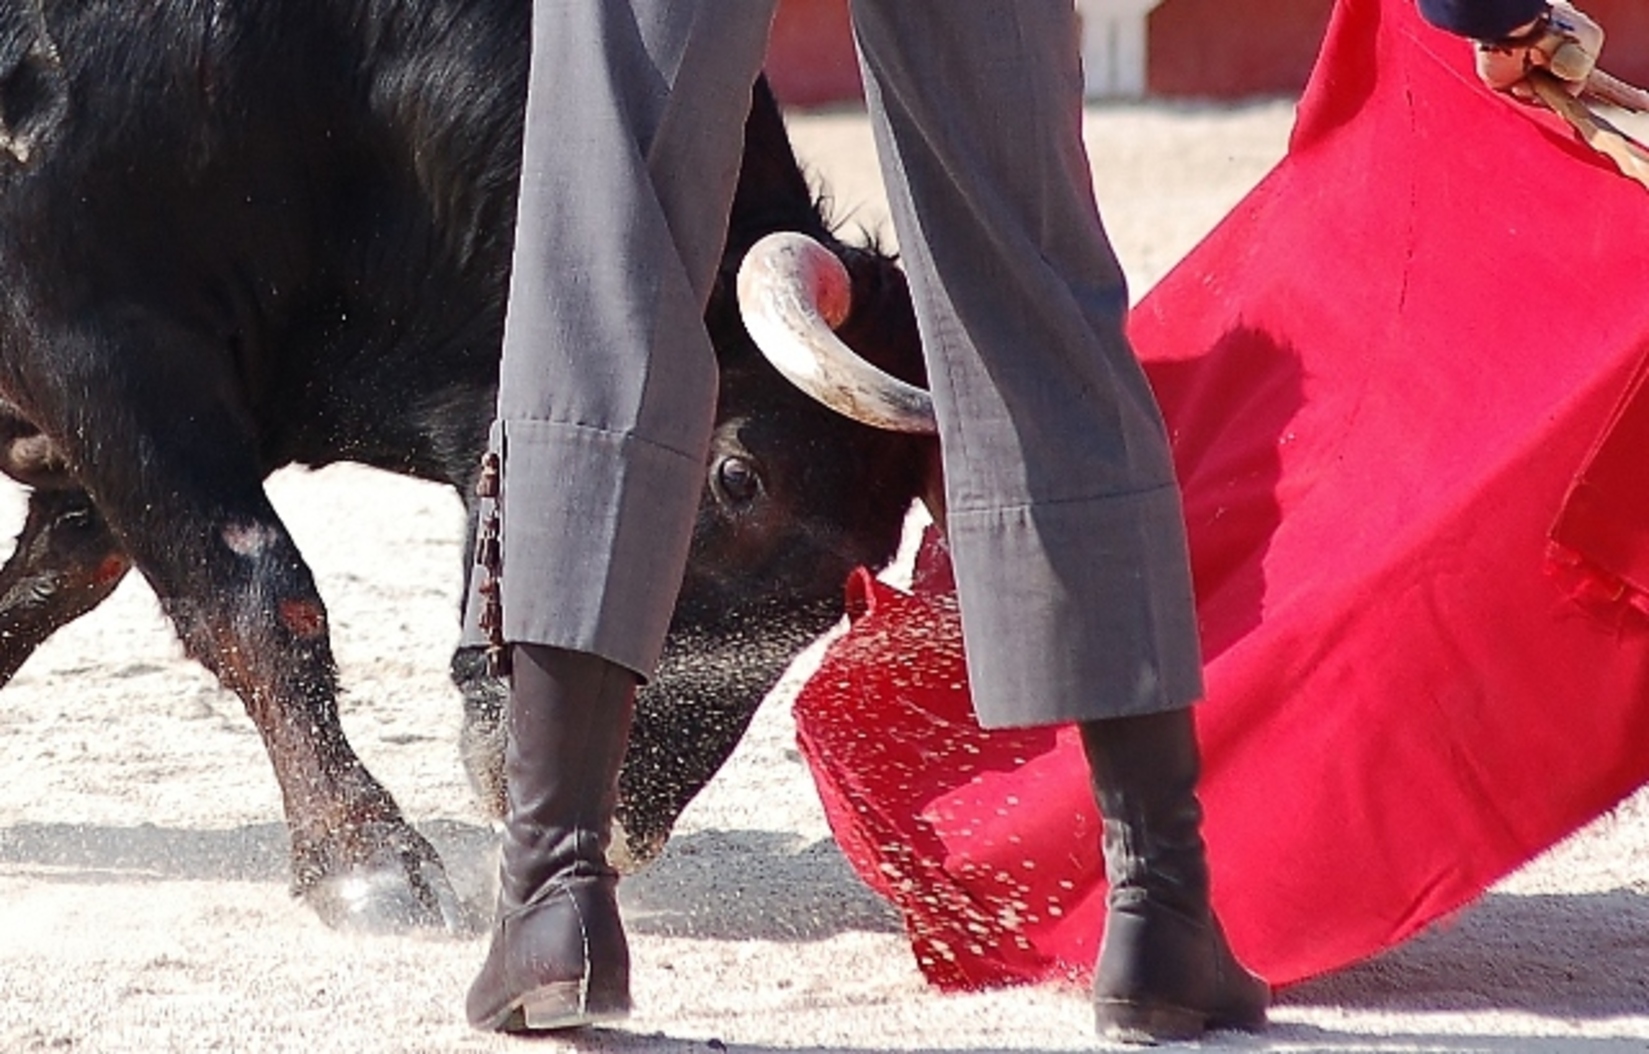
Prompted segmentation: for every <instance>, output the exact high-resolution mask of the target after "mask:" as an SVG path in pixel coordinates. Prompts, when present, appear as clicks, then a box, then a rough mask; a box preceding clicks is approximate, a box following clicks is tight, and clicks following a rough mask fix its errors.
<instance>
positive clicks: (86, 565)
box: [0, 489, 131, 685]
mask: <svg viewBox="0 0 1649 1054" xmlns="http://www.w3.org/2000/svg"><path fill="white" fill-rule="evenodd" d="M130 567H131V561H130V560H128V559H127V557H126V554H125V552H124V551H123V550H122V549H121V548H120V543H119V542H117V541H115V537H114V535H113V534H112V533H110V531H109V528H108V525H107V524H105V523H104V522H103V517H102V515H101V514H100V513H99V512H98V511H97V507H96V506H95V505H93V504H92V499H91V497H90V496H89V495H87V494H86V492H85V491H83V490H78V489H70V490H56V489H36V490H34V491H32V492H31V493H30V494H29V509H28V517H27V518H26V519H25V520H24V522H23V531H22V533H21V534H20V535H18V538H17V545H16V547H15V548H14V549H13V550H12V554H11V556H10V557H9V558H8V559H7V560H6V564H5V566H4V567H0V685H3V684H5V683H7V682H8V681H10V680H11V679H12V676H13V675H14V674H16V673H17V670H18V668H19V667H20V666H22V665H23V663H24V661H25V660H27V659H28V657H29V656H30V655H32V654H34V650H35V649H36V648H38V647H40V645H41V644H42V643H44V642H45V640H46V638H48V637H50V636H51V635H52V634H53V633H55V632H57V631H58V630H59V629H61V628H62V627H64V626H66V625H68V624H69V623H70V622H73V621H74V620H75V619H77V618H79V617H80V616H81V615H84V614H85V613H86V612H88V611H90V610H92V608H94V607H96V606H97V605H98V604H101V603H102V602H103V601H104V599H105V598H106V597H108V595H109V594H110V593H112V592H114V589H115V586H117V585H119V584H120V580H121V579H122V578H124V577H125V576H126V572H127V570H129V569H130Z"/></svg>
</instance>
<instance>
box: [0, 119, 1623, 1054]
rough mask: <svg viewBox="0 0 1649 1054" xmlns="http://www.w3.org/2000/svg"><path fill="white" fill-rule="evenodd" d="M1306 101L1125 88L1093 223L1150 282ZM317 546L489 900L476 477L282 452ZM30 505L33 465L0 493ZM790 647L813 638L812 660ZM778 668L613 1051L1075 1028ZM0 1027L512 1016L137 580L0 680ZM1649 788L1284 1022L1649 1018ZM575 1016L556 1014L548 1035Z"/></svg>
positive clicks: (657, 916)
mask: <svg viewBox="0 0 1649 1054" xmlns="http://www.w3.org/2000/svg"><path fill="white" fill-rule="evenodd" d="M1292 116H1293V109H1292V105H1291V104H1290V103H1289V102H1288V101H1273V102H1263V103H1254V104H1245V105H1239V106H1234V107H1229V108H1205V107H1179V106H1168V105H1156V104H1144V105H1112V106H1104V107H1096V108H1094V109H1093V110H1092V111H1091V113H1090V117H1089V122H1088V125H1089V131H1090V133H1091V134H1090V141H1091V149H1092V154H1093V158H1094V161H1095V169H1096V179H1097V183H1098V187H1099V193H1100V198H1101V201H1102V202H1103V203H1104V206H1105V210H1106V215H1107V220H1108V224H1109V227H1110V230H1111V232H1112V235H1113V238H1114V241H1115V243H1116V245H1117V248H1118V251H1119V253H1120V255H1121V257H1122V259H1123V262H1124V264H1125V266H1126V267H1127V268H1128V271H1129V273H1130V276H1131V278H1132V279H1133V282H1134V289H1135V292H1136V295H1137V294H1139V293H1142V292H1143V291H1144V290H1146V289H1148V288H1149V287H1150V285H1151V283H1153V282H1154V281H1155V280H1156V279H1157V278H1158V277H1160V276H1161V275H1162V273H1163V272H1164V271H1165V270H1167V269H1168V268H1169V267H1170V266H1172V264H1173V262H1174V261H1175V260H1177V259H1178V258H1179V257H1180V256H1181V255H1182V254H1183V253H1184V252H1185V251H1186V250H1187V249H1188V248H1190V246H1191V245H1193V244H1194V243H1195V241H1196V240H1197V239H1198V238H1199V237H1200V236H1201V235H1202V234H1203V233H1204V232H1205V231H1206V230H1207V229H1208V228H1210V227H1211V226H1212V225H1213V224H1214V223H1215V222H1216V221H1217V220H1218V219H1219V218H1220V217H1221V216H1222V215H1223V214H1224V213H1225V212H1226V211H1227V210H1228V209H1229V208H1230V207H1231V206H1232V205H1233V204H1234V203H1235V202H1236V201H1237V200H1238V199H1239V198H1240V197H1241V196H1242V194H1243V193H1244V192H1245V191H1246V190H1247V189H1248V188H1249V187H1250V186H1252V185H1253V183H1254V182H1255V181H1256V180H1257V179H1259V177H1260V176H1261V175H1263V174H1264V172H1265V171H1266V170H1267V169H1268V168H1269V167H1270V166H1271V165H1272V164H1273V163H1275V161H1276V160H1277V158H1279V157H1280V156H1281V154H1282V151H1283V148H1284V144H1285V140H1286V136H1287V132H1288V128H1289V125H1290V122H1291V120H1292ZM793 127H794V130H795V133H796V138H797V140H798V143H799V147H800V149H801V150H802V151H803V153H804V155H805V157H806V159H807V161H808V163H809V165H810V166H811V167H812V168H813V169H814V170H815V171H816V172H817V173H818V174H819V175H820V176H821V177H822V178H823V179H824V180H825V181H826V182H827V183H828V186H829V188H830V191H831V195H832V197H833V199H834V201H835V203H836V211H837V214H838V215H841V216H845V217H847V218H848V219H849V221H850V222H855V223H859V224H861V225H863V226H867V227H870V228H873V229H880V228H881V227H882V225H883V223H884V205H883V203H882V198H881V193H880V188H879V182H878V180H877V177H876V175H875V172H874V166H873V162H872V154H871V148H870V143H869V136H868V132H867V130H866V126H865V122H864V118H863V115H862V114H859V113H855V112H841V113H834V114H813V115H807V116H798V117H796V118H795V119H794V121H793ZM271 491H272V493H273V495H274V500H275V502H276V504H277V505H278V506H279V507H280V508H281V510H282V512H283V514H284V515H285V516H287V517H288V522H289V523H290V525H291V527H292V530H293V532H294V533H295V534H296V536H297V538H298V541H299V544H300V545H301V546H302V548H303V550H304V552H305V553H306V555H307V556H308V558H309V560H310V561H311V563H312V565H313V566H314V568H315V571H316V573H317V575H318V577H319V579H320V583H321V589H322V592H323V594H324V595H325V597H326V599H327V602H328V604H329V606H330V608H331V613H332V619H333V624H334V640H335V645H336V649H337V653H338V656H339V659H340V661H341V663H342V669H343V678H344V682H345V685H346V688H347V692H348V694H347V697H346V698H345V700H344V707H345V713H344V722H345V725H346V727H347V729H348V731H349V733H350V735H351V737H352V738H353V740H354V743H355V746H356V748H357V749H358V751H359V752H360V753H361V755H362V756H363V757H364V758H365V760H366V761H367V763H368V765H370V766H371V767H372V768H373V769H374V770H375V771H376V772H377V774H378V775H379V776H380V777H381V778H382V779H383V780H384V781H385V782H386V783H387V784H388V785H389V787H390V788H391V789H392V790H393V791H394V792H395V794H396V795H397V796H398V797H399V799H400V802H401V804H402V806H403V808H404V809H405V810H406V812H407V814H408V816H409V818H410V819H411V820H412V821H413V822H414V823H416V824H417V825H418V826H419V827H420V828H421V829H422V830H423V831H424V832H425V833H426V834H428V835H429V836H430V837H431V838H432V840H433V841H434V842H435V843H436V844H437V846H438V848H439V849H440V850H441V851H442V853H443V854H444V856H445V858H446V860H447V862H448V865H449V867H450V868H451V871H452V875H453V879H454V882H455V884H456V885H457V886H458V887H459V891H460V893H461V894H462V895H463V896H465V897H466V898H468V899H469V900H471V901H472V902H473V905H474V906H475V907H476V909H477V910H478V911H481V912H485V911H486V910H487V904H486V903H485V895H484V893H483V890H484V888H485V878H486V870H487V868H488V866H489V865H488V851H489V844H490V837H489V833H488V830H487V828H486V826H485V824H484V823H483V822H482V819H481V817H480V815H479V813H478V812H477V810H476V809H475V808H474V806H473V805H472V802H471V798H470V793H469V790H468V787H467V785H466V784H465V782H464V777H463V775H462V772H461V770H460V767H459V763H458V757H457V751H456V739H457V729H458V701H457V697H456V695H455V693H454V692H453V691H452V690H451V688H450V687H449V686H448V683H447V680H446V672H445V664H446V657H447V653H448V651H449V649H450V647H451V646H452V644H453V642H454V640H455V637H456V632H455V625H454V611H455V606H456V591H457V583H458V573H459V560H460V554H459V532H460V512H459V506H458V502H457V500H456V498H455V497H454V496H453V495H451V494H450V493H448V492H446V491H444V490H442V489H440V488H438V487H434V486H430V485H427V484H419V483H413V482H409V481H407V480H403V479H399V478H396V477H392V476H388V475H383V474H379V473H375V472H372V471H368V470H364V469H358V468H335V469H330V470H327V471H323V472H317V473H307V472H302V471H288V472H283V473H281V474H280V475H278V476H277V477H275V478H274V480H272V482H271ZM0 500H3V501H4V503H5V509H4V511H3V512H0V522H4V523H6V524H7V525H8V526H7V527H5V528H4V530H6V531H10V530H12V529H14V528H13V526H12V525H15V524H20V523H21V494H20V493H19V492H16V491H15V490H13V489H7V490H5V491H4V492H3V493H0ZM805 665H806V662H805V660H804V661H803V662H802V663H800V664H798V669H799V670H800V669H805ZM787 701H788V696H787V693H786V692H785V691H784V690H782V689H781V691H779V692H777V693H775V695H774V697H773V698H772V699H770V700H769V702H768V704H767V705H766V706H765V707H764V708H763V711H762V713H761V714H760V715H759V716H758V718H757V720H756V722H755V726H754V728H753V729H752V731H751V734H750V735H749V737H748V739H747V740H746V741H745V742H744V744H743V746H742V747H741V749H740V751H739V753H738V754H737V755H736V756H735V758H734V759H733V761H732V762H731V764H729V765H728V767H727V768H726V769H725V770H724V771H723V773H722V774H721V776H720V777H719V778H718V779H717V780H716V782H715V783H713V784H712V785H711V787H710V788H709V789H708V790H707V791H706V793H705V794H704V795H703V796H702V797H701V798H700V799H699V800H698V801H697V802H696V803H695V805H694V806H693V808H692V809H691V810H690V811H689V813H688V814H687V815H686V817H684V819H683V822H682V825H681V827H680V828H679V830H678V833H677V836H676V839H675V841H674V842H673V843H672V844H671V846H670V849H669V852H668V853H667V854H666V856H665V858H664V859H663V861H662V862H661V863H660V864H658V865H657V866H656V867H655V868H654V869H653V870H652V871H650V872H648V873H647V874H645V875H643V876H640V877H638V878H636V879H634V880H632V881H630V882H628V883H627V884H626V888H625V899H626V902H627V905H628V909H629V919H630V922H631V933H632V939H633V944H634V955H635V961H636V962H635V966H636V969H635V995H636V1000H637V1003H638V1011H637V1013H636V1015H635V1016H634V1018H633V1019H631V1021H630V1022H629V1023H628V1024H627V1026H626V1027H625V1028H623V1029H622V1030H613V1031H601V1032H589V1033H585V1034H583V1035H581V1036H578V1037H577V1038H575V1039H573V1040H570V1041H566V1042H567V1044H568V1045H569V1046H571V1047H573V1048H574V1049H588V1050H600V1051H636V1052H655V1051H658V1052H662V1051H734V1052H737V1054H758V1052H764V1051H806V1052H824V1051H851V1052H858V1051H865V1052H869V1051H891V1050H900V1051H905V1050H912V1051H914V1050H922V1051H1009V1050H1012V1051H1057V1050H1083V1049H1091V1048H1092V1047H1094V1046H1095V1041H1094V1039H1093V1037H1092V1033H1091V1031H1090V1017H1089V1010H1088V1007H1087V1004H1086V1002H1085V1000H1084V997H1083V994H1082V993H1081V992H1078V991H1073V990H1066V989H1060V988H1054V987H1043V988H1030V989H1015V990H1008V991H998V992H991V993H985V994H979V995H971V996H942V995H940V994H939V993H937V992H935V991H932V990H930V989H928V988H926V987H925V986H924V984H923V982H922V980H921V978H920V976H919V975H918V973H917V971H916V968H915V966H914V964H913V962H912V960H911V957H910V955H909V953H908V951H907V948H906V945H905V942H904V939H903V937H902V936H901V933H900V929H899V924H898V921H897V919H896V918H895V917H894V915H893V914H892V912H891V911H890V910H889V909H888V908H887V907H886V906H884V905H883V904H882V903H881V902H879V901H878V900H877V899H876V898H875V897H874V896H872V895H871V894H870V893H869V892H867V891H866V890H865V889H864V888H863V887H862V886H861V885H860V884H859V883H858V882H857V881H856V880H855V879H854V878H853V876H852V875H851V874H850V873H849V871H848V869H847V868H846V866H845V865H844V863H843V862H842V860H841V858H840V856H839V855H838V853H837V851H836V849H835V847H834V844H833V843H832V842H831V840H830V837H829V833H828V831H827V829H826V827H825V825H824V821H823V818H822V816H821V814H820V812H819V809H818V805H817V802H816V799H815V796H814V791H813V787H812V784H811V782H810V780H809V777H808V775H807V772H806V770H805V768H804V766H803V765H802V763H801V761H800V759H799V757H798V756H797V753H796V751H795V749H794V747H793V744H792V736H793V732H792V723H791V718H790V713H789V708H788V705H787ZM0 703H3V705H0V773H4V778H3V780H0V1051H4V1052H18V1051H132V1052H154V1051H299V1052H303V1054H325V1052H332V1051H350V1052H390V1051H504V1050H523V1049H544V1048H542V1047H539V1048H532V1047H528V1046H525V1045H524V1042H525V1041H520V1040H510V1039H504V1038H501V1037H495V1036H485V1035H479V1034H476V1033H474V1032H471V1031H470V1030H469V1028H468V1027H467V1026H466V1025H465V1024H464V1021H463V1011H462V999H463V992H464V990H465V987H466V986H467V984H468V983H469V980H470V978H471V975H472V974H473V972H474V971H475V969H476V967H477V965H478V963H479V962H480V959H481V956H482V953H483V949H484V944H483V940H482V938H480V937H476V938H473V939H450V938H436V937H422V938H391V937H359V936H345V935H340V934H337V933H334V932H331V931H329V930H327V929H326V928H325V927H324V926H323V925H322V924H321V923H320V922H319V921H318V920H317V919H316V918H314V917H313V916H312V915H310V914H309V913H308V912H307V911H306V909H304V908H302V907H300V906H298V905H297V904H295V903H293V902H292V901H291V900H289V898H288V897H287V894H286V870H285V867H286V864H285V834H284V829H283V826H282V824H281V820H280V811H279V801H278V797H277V793H276V787H275V782H274V779H273V777H272V776H271V774H270V771H269V766H268V763H267V761H266V759H265V757H264V755H263V753H262V750H261V748H260V746H259V742H258V739H257V737H256V735H255V733H254V731H253V728H252V725H251V723H250V722H249V720H248V719H247V718H246V716H245V715H244V713H243V712H242V708H241V705H240V703H239V701H238V700H236V699H235V698H234V697H233V696H230V695H228V694H227V693H225V692H223V691H222V690H220V689H219V688H218V687H217V686H216V684H215V683H214V682H213V681H212V680H211V679H210V678H209V677H208V676H207V675H206V674H205V673H204V672H203V671H202V670H201V669H199V668H198V667H196V666H194V665H193V664H191V663H189V662H187V661H184V660H183V659H181V658H180V653H179V649H178V647H177V645H176V644H175V642H174V640H173V638H172V637H171V634H170V633H169V631H168V629H167V628H166V626H165V625H164V624H163V623H162V622H161V620H160V619H159V617H158V614H157V611H156V607H155V604H154V601H153V598H152V596H151V594H150V593H149V592H148V590H147V588H146V587H144V586H143V585H142V584H141V583H140V582H137V581H129V582H127V583H126V584H125V585H123V586H122V587H121V589H120V591H119V592H118V593H117V595H116V596H115V597H114V598H113V599H111V600H110V601H109V602H108V603H107V604H105V605H104V606H103V607H102V608H101V609H100V610H98V611H96V612H94V613H93V614H92V615H91V616H88V617H87V618H85V619H83V620H81V621H80V622H79V623H78V624H76V625H73V626H71V627H69V628H68V629H67V630H65V631H64V632H62V633H61V634H59V635H58V637H57V638H55V639H54V640H52V641H51V642H50V643H49V645H48V646H47V647H45V648H43V649H42V650H41V651H40V652H39V653H38V654H37V655H36V656H35V657H34V658H33V659H32V660H31V661H30V663H29V664H28V665H27V666H25V667H24V669H23V671H22V672H21V673H20V674H19V675H18V676H17V678H16V679H15V681H14V682H13V683H12V684H11V685H9V686H8V687H7V688H6V689H5V691H4V693H3V694H0ZM1646 894H1649V798H1646V797H1644V796H1643V795H1640V796H1639V797H1638V798H1636V799H1633V800H1631V801H1629V802H1628V803H1627V804H1626V805H1624V806H1623V807H1622V808H1621V809H1619V810H1618V811H1617V813H1616V814H1615V815H1613V816H1611V817H1609V818H1605V819H1604V820H1602V821H1600V822H1599V823H1597V824H1596V825H1594V826H1593V827H1592V828H1589V829H1588V830H1586V831H1584V832H1582V833H1581V834H1580V835H1579V836H1577V837H1576V838H1574V839H1573V840H1571V841H1570V842H1569V843H1567V844H1565V845H1564V846H1562V847H1560V848H1559V849H1558V850H1556V851H1554V852H1553V853H1551V854H1550V855H1548V856H1547V857H1545V858H1544V859H1542V860H1540V861H1537V862H1536V863H1535V864H1534V865H1533V866H1531V867H1529V868H1528V869H1526V870H1525V871H1524V872H1522V873H1520V874H1518V875H1516V876H1514V877H1513V878H1511V879H1510V880H1508V881H1507V882H1505V883H1504V884H1502V885H1501V886H1500V887H1498V888H1497V889H1495V890H1494V891H1493V892H1492V893H1490V894H1489V895H1488V896H1487V897H1486V898H1485V899H1484V900H1483V901H1482V902H1481V903H1479V904H1478V905H1476V906H1475V907H1473V908H1472V909H1471V910H1469V911H1467V912H1464V913H1463V914H1462V915H1461V916H1460V917H1459V918H1458V919H1456V920H1454V921H1452V922H1451V923H1450V924H1448V925H1447V926H1443V927H1440V928H1439V929H1438V930H1437V931H1435V932H1433V933H1431V934H1428V935H1427V936H1425V937H1424V938H1422V939H1420V940H1417V941H1414V942H1413V943H1411V944H1409V945H1408V946H1405V947H1403V948H1401V949H1399V950H1397V951H1395V952H1393V953H1391V954H1389V955H1387V956H1385V957H1383V958H1382V959H1380V960H1379V961H1376V962H1373V963H1370V964H1367V965H1364V966H1361V967H1358V968H1354V969H1350V970H1347V971H1344V972H1342V973H1340V974H1338V975H1335V976H1332V977H1328V978H1324V979H1321V980H1319V981H1317V982H1314V983H1310V984H1307V985H1303V986H1300V987H1297V988H1295V989H1293V990H1291V991H1288V992H1285V993H1283V995H1282V997H1281V1000H1280V1004H1279V1005H1278V1007H1277V1008H1276V1010H1275V1013H1274V1026H1273V1027H1272V1029H1271V1031H1270V1032H1269V1033H1268V1034H1267V1035H1266V1036H1264V1037H1261V1038H1252V1037H1238V1036H1218V1037H1214V1038H1213V1039H1212V1040H1211V1041H1210V1045H1214V1046H1230V1047H1236V1048H1240V1049H1248V1050H1275V1051H1343V1052H1350V1051H1356V1052H1376V1051H1378V1052H1394V1051H1445V1050H1446V1051H1461V1050H1469V1051H1490V1050H1506V1051H1516V1052H1534V1051H1574V1052H1586V1054H1605V1052H1614V1051H1645V1050H1649V896H1646ZM560 1042H562V1041H550V1042H549V1044H548V1047H549V1049H556V1047H557V1044H558V1043H560Z"/></svg>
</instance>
